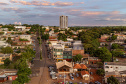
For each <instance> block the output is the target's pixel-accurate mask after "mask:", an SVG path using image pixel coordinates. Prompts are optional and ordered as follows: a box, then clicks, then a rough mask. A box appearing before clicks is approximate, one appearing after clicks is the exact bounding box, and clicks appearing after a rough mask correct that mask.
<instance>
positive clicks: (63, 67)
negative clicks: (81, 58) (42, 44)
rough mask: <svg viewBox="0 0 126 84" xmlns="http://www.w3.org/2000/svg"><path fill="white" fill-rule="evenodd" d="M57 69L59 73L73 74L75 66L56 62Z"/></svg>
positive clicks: (64, 61)
mask: <svg viewBox="0 0 126 84" xmlns="http://www.w3.org/2000/svg"><path fill="white" fill-rule="evenodd" d="M56 69H57V72H58V73H72V72H73V66H72V63H71V62H67V61H66V60H63V61H61V62H56Z"/></svg>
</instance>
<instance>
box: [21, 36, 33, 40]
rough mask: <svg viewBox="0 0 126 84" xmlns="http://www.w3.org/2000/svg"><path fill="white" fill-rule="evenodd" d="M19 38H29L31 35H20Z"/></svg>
mask: <svg viewBox="0 0 126 84" xmlns="http://www.w3.org/2000/svg"><path fill="white" fill-rule="evenodd" d="M20 38H21V39H27V40H29V41H30V40H31V35H20Z"/></svg>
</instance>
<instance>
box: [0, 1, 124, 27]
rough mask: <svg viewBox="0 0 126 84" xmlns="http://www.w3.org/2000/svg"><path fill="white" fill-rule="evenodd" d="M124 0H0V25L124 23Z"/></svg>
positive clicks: (111, 24)
mask: <svg viewBox="0 0 126 84" xmlns="http://www.w3.org/2000/svg"><path fill="white" fill-rule="evenodd" d="M125 4H126V0H60V1H59V0H0V16H1V17H0V24H10V23H11V24H14V23H19V22H21V23H22V24H41V25H45V26H47V25H49V26H59V16H60V15H67V16H68V18H69V26H126V5H125Z"/></svg>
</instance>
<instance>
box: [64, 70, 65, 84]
mask: <svg viewBox="0 0 126 84" xmlns="http://www.w3.org/2000/svg"><path fill="white" fill-rule="evenodd" d="M64 84H65V71H64Z"/></svg>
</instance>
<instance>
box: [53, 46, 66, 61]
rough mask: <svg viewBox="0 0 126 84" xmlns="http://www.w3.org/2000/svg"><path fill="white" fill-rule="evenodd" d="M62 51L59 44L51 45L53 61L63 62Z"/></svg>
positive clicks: (62, 47)
mask: <svg viewBox="0 0 126 84" xmlns="http://www.w3.org/2000/svg"><path fill="white" fill-rule="evenodd" d="M63 51H64V45H61V44H57V45H53V49H52V54H53V59H54V60H57V61H63Z"/></svg>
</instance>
